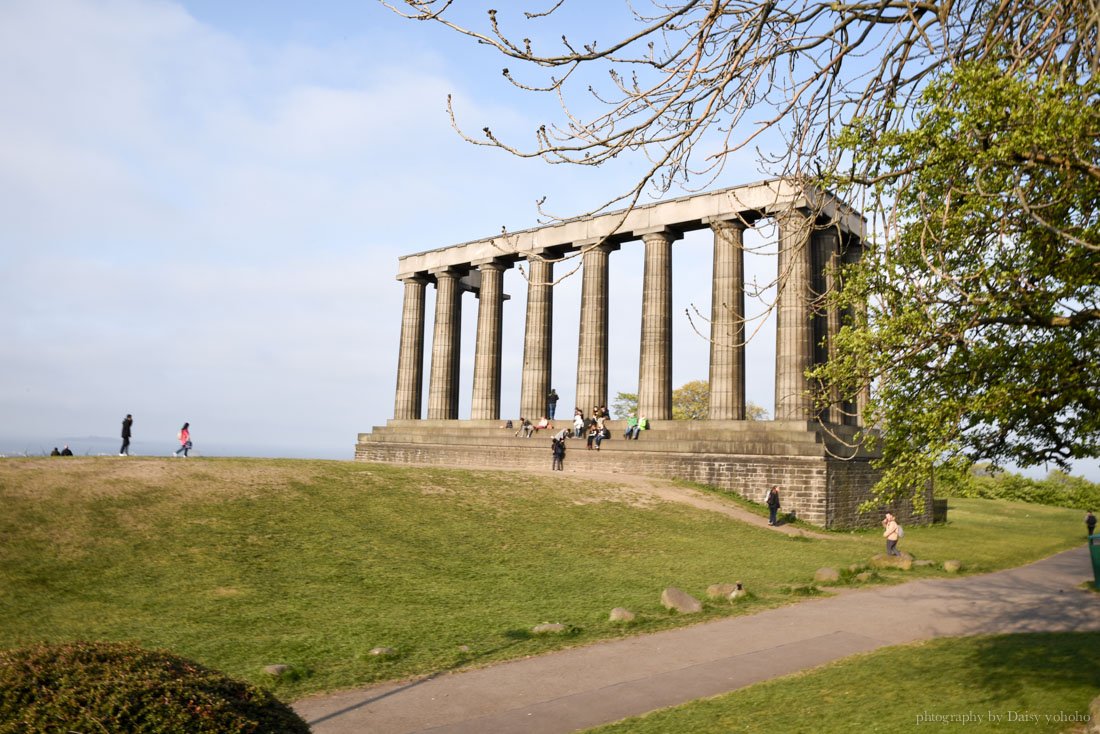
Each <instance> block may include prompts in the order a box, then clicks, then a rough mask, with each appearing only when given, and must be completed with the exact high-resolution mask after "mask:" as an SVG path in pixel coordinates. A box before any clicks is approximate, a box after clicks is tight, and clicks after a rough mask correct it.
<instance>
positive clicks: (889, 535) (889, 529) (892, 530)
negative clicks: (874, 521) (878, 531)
mask: <svg viewBox="0 0 1100 734" xmlns="http://www.w3.org/2000/svg"><path fill="white" fill-rule="evenodd" d="M882 526H883V528H884V530H883V532H882V536H883V537H884V538H886V555H888V556H900V555H901V551H899V550H898V541H899V540H901V537H902V534H903V533H904V532H905V531H904V530H902V529H901V525H898V521H897V520H896V519H895V518H894V516H893V515H892V514H890V513H889V512H887V513H886V517H884V518H882Z"/></svg>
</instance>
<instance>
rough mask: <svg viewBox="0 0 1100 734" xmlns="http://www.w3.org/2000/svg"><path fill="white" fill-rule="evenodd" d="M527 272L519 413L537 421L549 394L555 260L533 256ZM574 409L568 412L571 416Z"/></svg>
mask: <svg viewBox="0 0 1100 734" xmlns="http://www.w3.org/2000/svg"><path fill="white" fill-rule="evenodd" d="M528 262H529V271H528V275H527V326H526V330H525V331H524V336H523V373H522V375H521V380H520V390H519V414H520V415H521V416H524V417H526V418H531V419H533V420H538V419H539V418H541V417H542V414H543V413H544V412H546V396H547V395H548V394H549V393H550V387H551V386H550V367H551V365H552V360H553V357H552V354H553V351H552V347H553V336H554V333H553V318H554V286H553V285H552V284H553V282H554V263H553V262H551V261H549V260H543V259H541V258H540V257H538V256H532V257H531V259H530V260H529V261H528ZM572 413H573V411H569V414H570V415H572Z"/></svg>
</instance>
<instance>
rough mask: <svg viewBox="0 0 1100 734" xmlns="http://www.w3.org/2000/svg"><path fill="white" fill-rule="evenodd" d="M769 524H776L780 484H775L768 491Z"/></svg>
mask: <svg viewBox="0 0 1100 734" xmlns="http://www.w3.org/2000/svg"><path fill="white" fill-rule="evenodd" d="M767 505H768V524H769V525H775V516H776V515H777V514H778V513H779V485H778V484H777V485H775V486H773V487H772V488H771V490H770V491H769V492H768V501H767Z"/></svg>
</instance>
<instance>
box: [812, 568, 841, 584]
mask: <svg viewBox="0 0 1100 734" xmlns="http://www.w3.org/2000/svg"><path fill="white" fill-rule="evenodd" d="M814 581H821V582H824V583H831V582H833V581H840V571H837V570H836V569H835V568H829V567H825V568H819V569H817V570H816V571H814Z"/></svg>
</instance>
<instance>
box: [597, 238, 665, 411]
mask: <svg viewBox="0 0 1100 734" xmlns="http://www.w3.org/2000/svg"><path fill="white" fill-rule="evenodd" d="M635 234H638V233H637V232H636V233H635ZM681 236H682V235H680V234H679V233H678V232H674V231H672V230H669V229H664V228H662V229H661V230H659V231H657V232H646V233H644V234H642V241H643V242H645V274H644V275H643V278H642V341H641V354H640V359H639V363H638V415H639V417H640V416H646V417H647V418H650V419H653V420H670V419H671V418H672V243H673V241H674V240H678V239H680V237H681ZM601 404H602V403H601Z"/></svg>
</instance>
